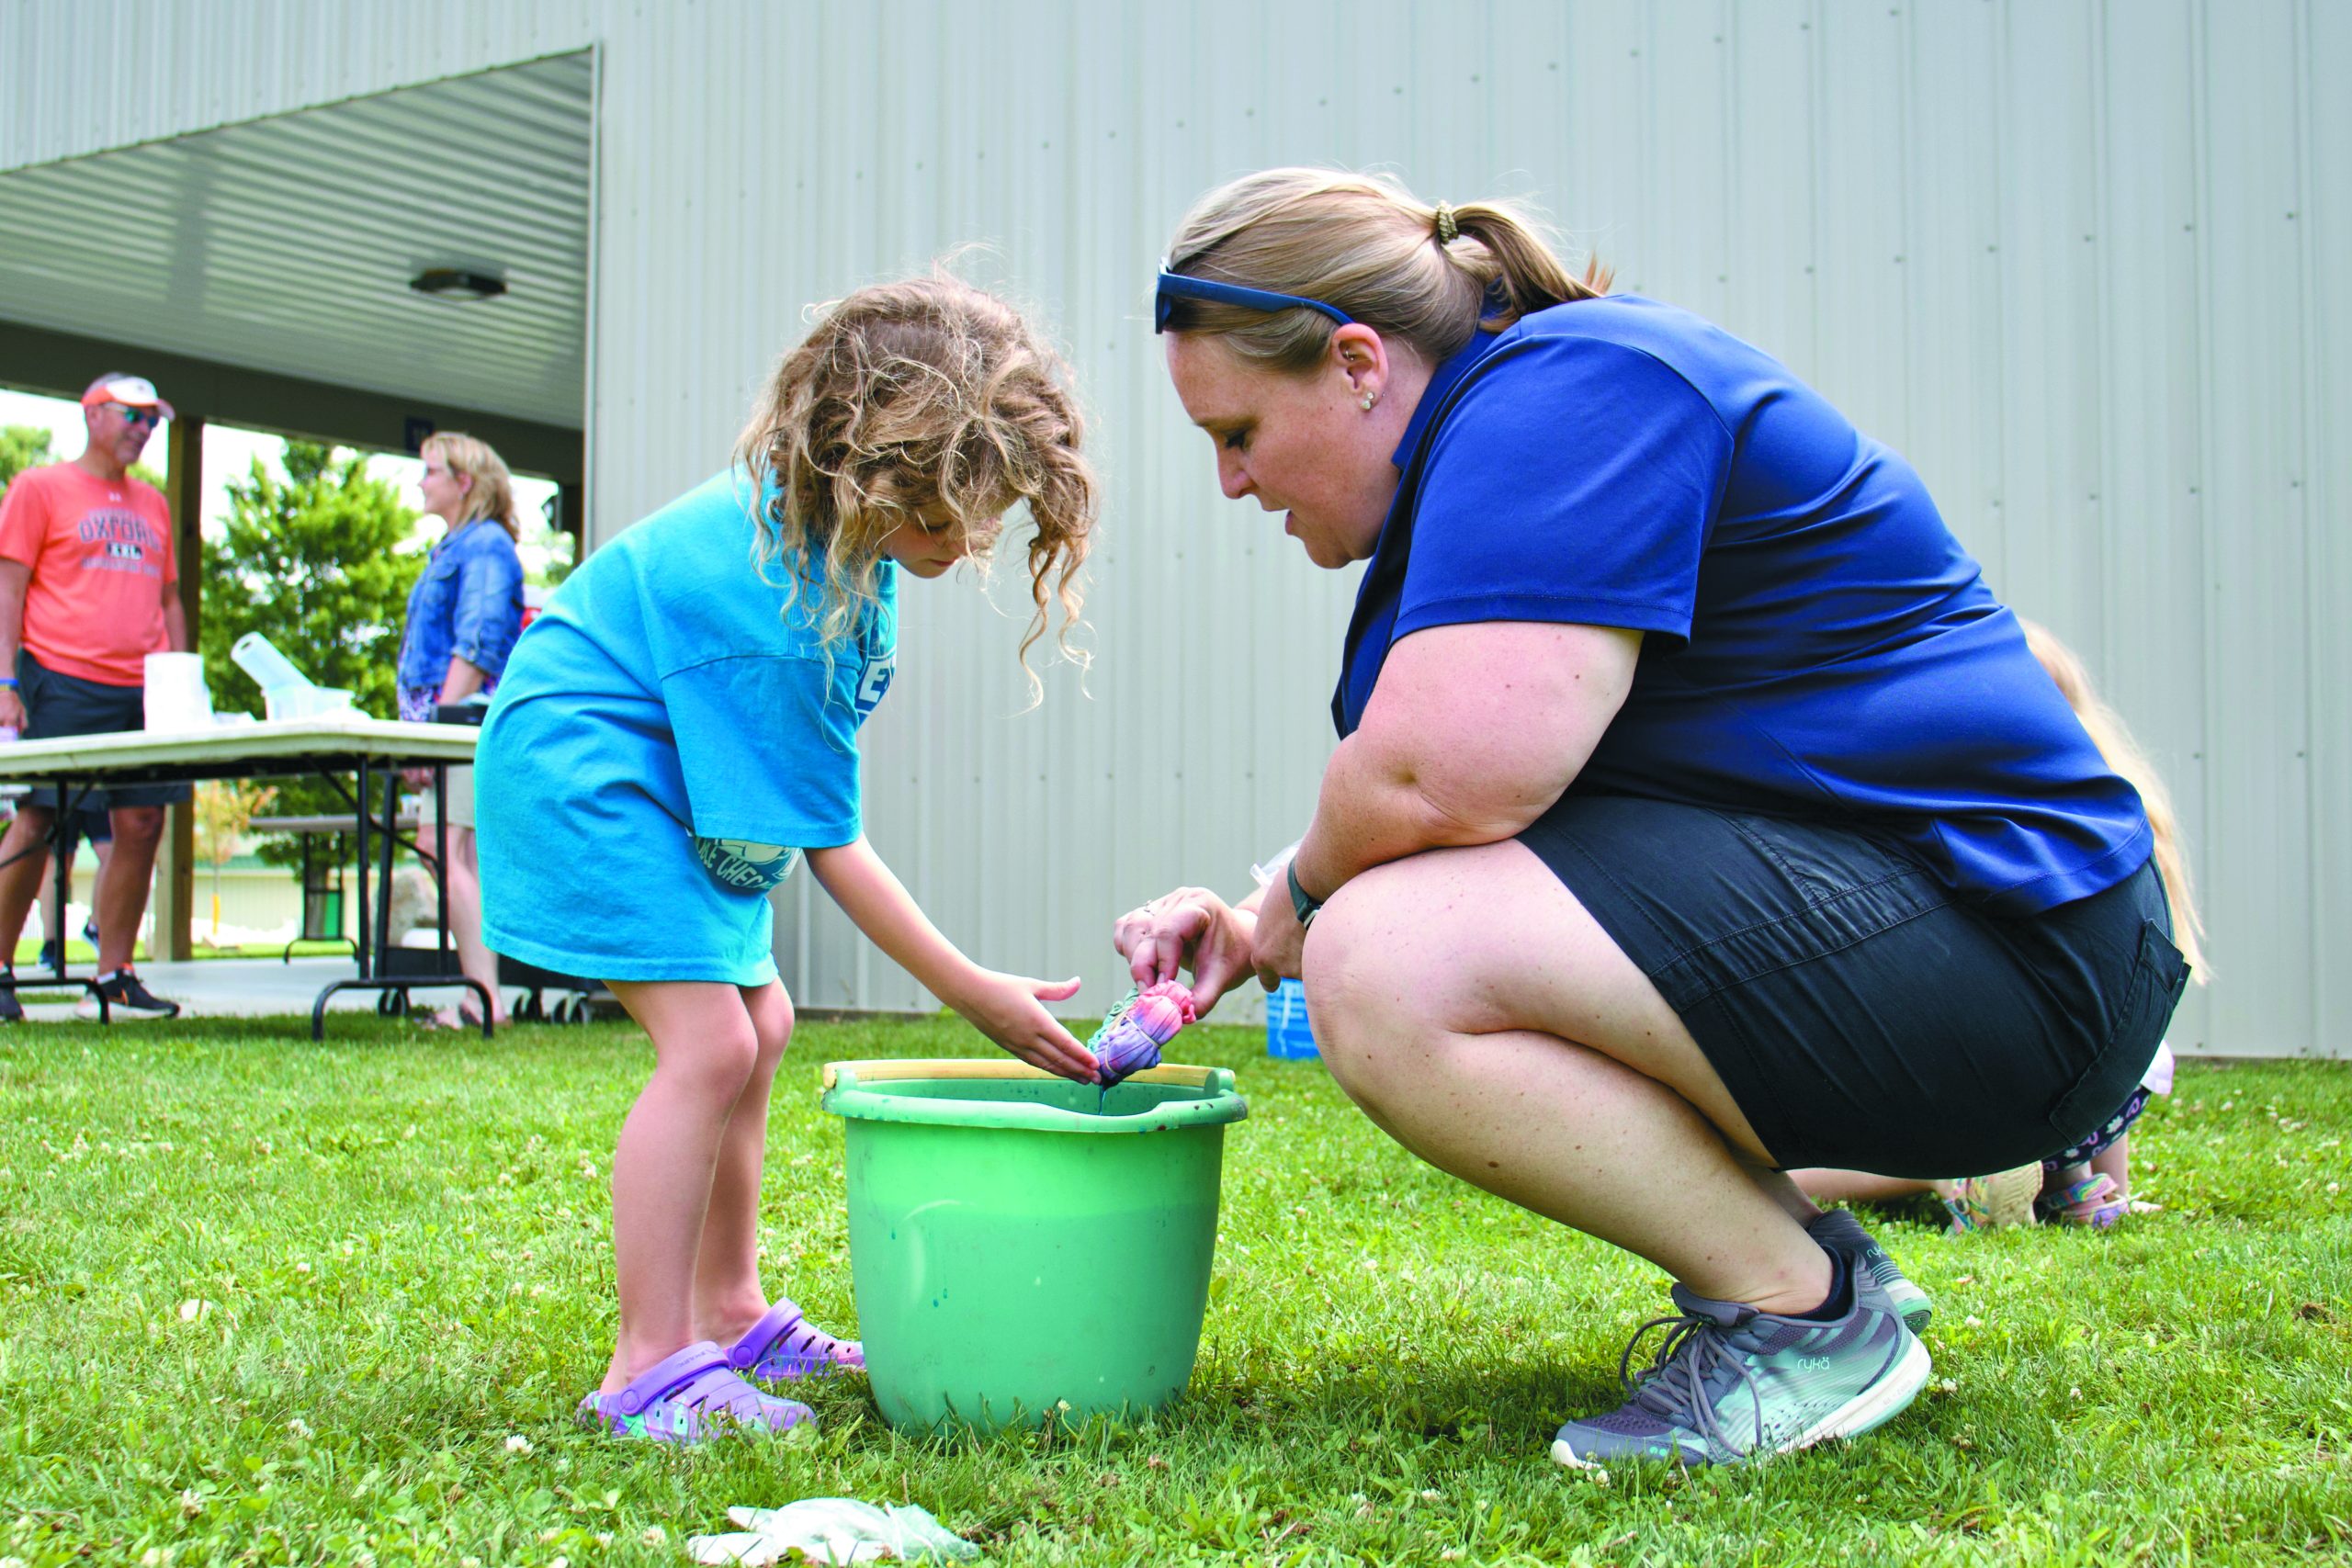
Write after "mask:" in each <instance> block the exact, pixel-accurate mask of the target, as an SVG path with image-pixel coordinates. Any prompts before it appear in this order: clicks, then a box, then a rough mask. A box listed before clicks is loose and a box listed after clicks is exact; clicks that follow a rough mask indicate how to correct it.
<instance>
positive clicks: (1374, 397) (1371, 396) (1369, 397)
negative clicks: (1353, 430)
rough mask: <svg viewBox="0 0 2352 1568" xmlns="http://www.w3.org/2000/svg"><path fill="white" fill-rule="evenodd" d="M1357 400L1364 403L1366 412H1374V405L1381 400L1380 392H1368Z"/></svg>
mask: <svg viewBox="0 0 2352 1568" xmlns="http://www.w3.org/2000/svg"><path fill="white" fill-rule="evenodd" d="M1379 400H1380V394H1379V393H1378V392H1366V393H1365V394H1364V395H1363V397H1361V398H1359V399H1357V401H1359V402H1361V403H1362V404H1363V412H1366V413H1370V412H1372V405H1373V404H1374V403H1376V402H1378V401H1379Z"/></svg>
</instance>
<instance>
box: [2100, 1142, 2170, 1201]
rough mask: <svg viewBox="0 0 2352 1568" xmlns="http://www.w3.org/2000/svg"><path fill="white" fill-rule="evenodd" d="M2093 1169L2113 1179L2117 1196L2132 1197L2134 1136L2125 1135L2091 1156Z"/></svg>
mask: <svg viewBox="0 0 2352 1568" xmlns="http://www.w3.org/2000/svg"><path fill="white" fill-rule="evenodd" d="M2091 1169H2092V1170H2094V1171H2096V1172H2098V1174H2099V1175H2101V1176H2108V1177H2113V1178H2114V1179H2115V1190H2116V1192H2117V1194H2118V1195H2119V1196H2121V1197H2127V1198H2128V1197H2130V1196H2131V1134H2129V1133H2126V1134H2123V1135H2122V1136H2121V1137H2120V1138H2118V1139H2116V1140H2115V1142H2113V1143H2111V1144H2109V1145H2107V1147H2105V1148H2103V1149H2101V1150H2099V1152H2098V1153H2097V1154H2095V1155H2093V1156H2091ZM2159 1174H2161V1173H2159Z"/></svg>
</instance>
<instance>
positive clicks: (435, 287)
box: [408, 266, 506, 299]
mask: <svg viewBox="0 0 2352 1568" xmlns="http://www.w3.org/2000/svg"><path fill="white" fill-rule="evenodd" d="M408 286H409V287H410V288H413V289H415V290H416V291H417V292H418V293H419V294H441V295H450V296H454V297H455V298H457V299H497V298H498V297H499V296H500V295H502V294H503V293H505V292H506V280H505V279H504V278H503V277H492V276H491V275H490V274H488V273H486V272H463V271H460V270H458V268H456V267H449V266H436V267H428V268H427V269H425V270H424V271H423V272H420V273H418V274H417V275H416V276H414V277H412V278H410V279H409V280H408Z"/></svg>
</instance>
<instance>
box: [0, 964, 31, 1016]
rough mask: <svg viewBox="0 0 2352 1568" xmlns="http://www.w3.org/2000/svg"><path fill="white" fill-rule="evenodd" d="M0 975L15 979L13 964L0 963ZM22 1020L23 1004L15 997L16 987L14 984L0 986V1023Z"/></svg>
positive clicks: (15, 973) (15, 972)
mask: <svg viewBox="0 0 2352 1568" xmlns="http://www.w3.org/2000/svg"><path fill="white" fill-rule="evenodd" d="M0 976H7V977H8V978H9V979H11V980H13V979H15V978H16V977H17V971H16V967H15V965H13V964H0ZM24 1021H25V1004H24V1003H22V1002H20V1001H18V1000H17V988H16V987H14V986H9V987H0V1023H22V1022H24Z"/></svg>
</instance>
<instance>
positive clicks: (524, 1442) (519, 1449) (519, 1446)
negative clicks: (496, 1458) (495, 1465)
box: [506, 1432, 531, 1454]
mask: <svg viewBox="0 0 2352 1568" xmlns="http://www.w3.org/2000/svg"><path fill="white" fill-rule="evenodd" d="M506 1451H507V1452H508V1453H510V1454H526V1453H529V1452H530V1451H531V1439H530V1438H526V1437H525V1436H523V1434H522V1433H520V1432H510V1433H508V1434H507V1436H506Z"/></svg>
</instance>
